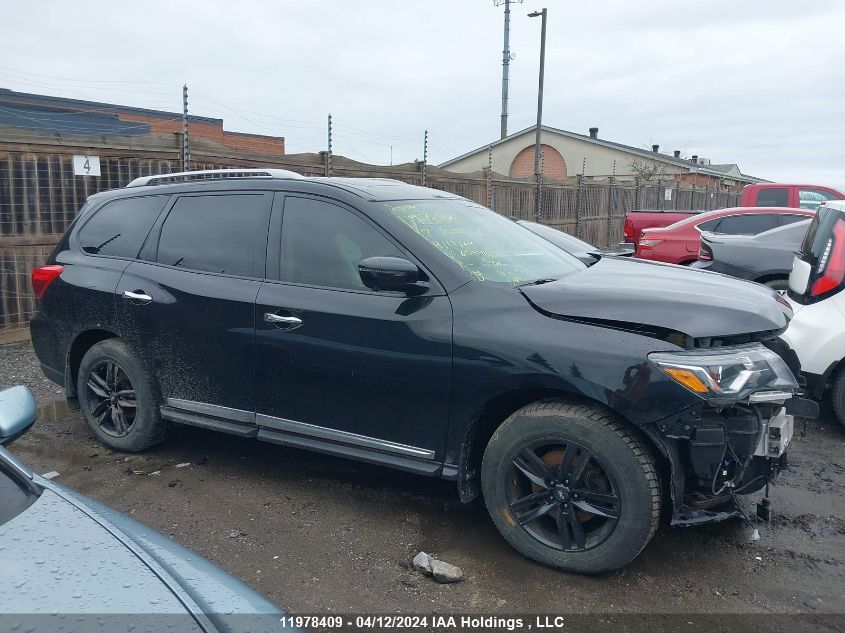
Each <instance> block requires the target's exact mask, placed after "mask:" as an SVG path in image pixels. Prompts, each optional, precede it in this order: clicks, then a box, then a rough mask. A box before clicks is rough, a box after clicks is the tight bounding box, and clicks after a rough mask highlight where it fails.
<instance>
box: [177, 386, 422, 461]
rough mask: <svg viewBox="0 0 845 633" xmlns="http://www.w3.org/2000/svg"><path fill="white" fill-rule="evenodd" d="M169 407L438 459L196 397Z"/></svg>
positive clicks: (417, 450)
mask: <svg viewBox="0 0 845 633" xmlns="http://www.w3.org/2000/svg"><path fill="white" fill-rule="evenodd" d="M167 406H169V407H173V408H174V409H179V410H181V411H190V412H192V413H197V414H199V415H206V416H209V417H215V418H222V419H224V420H232V421H235V422H242V423H245V424H257V425H258V426H265V427H267V428H270V429H276V430H278V431H285V432H287V433H294V434H296V435H306V436H308V437H317V438H320V439H324V440H329V441H332V442H337V443H339V444H347V445H350V446H360V447H362V448H368V449H372V450H377V451H382V452H385V453H396V454H398V455H407V456H409V457H416V458H417V459H427V460H433V459H434V451H432V450H429V449H426V448H419V447H417V446H409V445H407V444H399V443H398V442H390V441H388V440H381V439H378V438H376V437H370V436H368V435H359V434H357V433H350V432H349V431H339V430H337V429H330V428H328V427H325V426H317V425H315V424H307V423H305V422H296V421H294V420H286V419H285V418H277V417H274V416H272V415H266V414H263V413H254V412H252V411H246V410H244V409H233V408H231V407H221V406H220V405H216V404H209V403H207V402H196V401H195V400H183V399H180V398H168V399H167Z"/></svg>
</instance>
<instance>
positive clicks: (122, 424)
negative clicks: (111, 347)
mask: <svg viewBox="0 0 845 633" xmlns="http://www.w3.org/2000/svg"><path fill="white" fill-rule="evenodd" d="M85 391H86V394H85V406H86V407H87V409H88V412H89V413H90V415H91V418H92V419H93V420H94V422H95V423H96V424H97V426H98V427H100V429H101V430H102V431H103V432H104V433H106V434H108V435H111V436H112V437H125V436H126V435H128V434H129V432H130V431H131V430H132V426H133V425H134V424H135V417H136V415H137V412H138V400H137V397H136V394H135V387H134V386H133V385H132V381H131V380H130V379H129V375H128V374H127V373H126V371H125V370H124V369H123V368H122V367H120V365H118V364H117V363H115V362H114V361H111V360H105V361H102V362H101V363H98V364H97V365H95V366H94V367H93V368H92V369H91V371H90V372H89V373H88V378H87V380H86V381H85Z"/></svg>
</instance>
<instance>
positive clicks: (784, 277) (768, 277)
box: [754, 272, 789, 284]
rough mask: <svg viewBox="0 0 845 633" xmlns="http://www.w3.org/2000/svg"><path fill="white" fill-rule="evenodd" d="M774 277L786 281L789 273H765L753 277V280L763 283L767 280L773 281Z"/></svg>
mask: <svg viewBox="0 0 845 633" xmlns="http://www.w3.org/2000/svg"><path fill="white" fill-rule="evenodd" d="M776 279H781V280H784V281H786V280H787V279H789V274H788V273H783V272H777V273H766V274H765V275H760V276H759V277H757V278H756V279H754V281H756V282H757V283H758V284H765V283H767V282H769V281H775V280H776Z"/></svg>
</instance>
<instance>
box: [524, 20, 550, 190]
mask: <svg viewBox="0 0 845 633" xmlns="http://www.w3.org/2000/svg"><path fill="white" fill-rule="evenodd" d="M546 13H547V11H546V9H543V10H542V11H534V12H533V13H529V14H528V17H529V18H536V17H540V18H542V20H543V21H542V26H541V27H540V85H539V87H538V89H537V137H536V139H535V141H534V175H535V176H538V177H539V176H540V133H541V127H542V125H543V74H544V71H545V68H546Z"/></svg>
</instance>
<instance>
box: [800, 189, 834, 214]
mask: <svg viewBox="0 0 845 633" xmlns="http://www.w3.org/2000/svg"><path fill="white" fill-rule="evenodd" d="M838 199H839V198H838V197H837V196H836V195H835V194H833V193H831V192H829V191H822V190H821V189H799V190H798V206H799V207H801V208H802V209H814V210H815V209H818V208H819V205H821V203H822V202H825V201H827V200H838Z"/></svg>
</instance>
